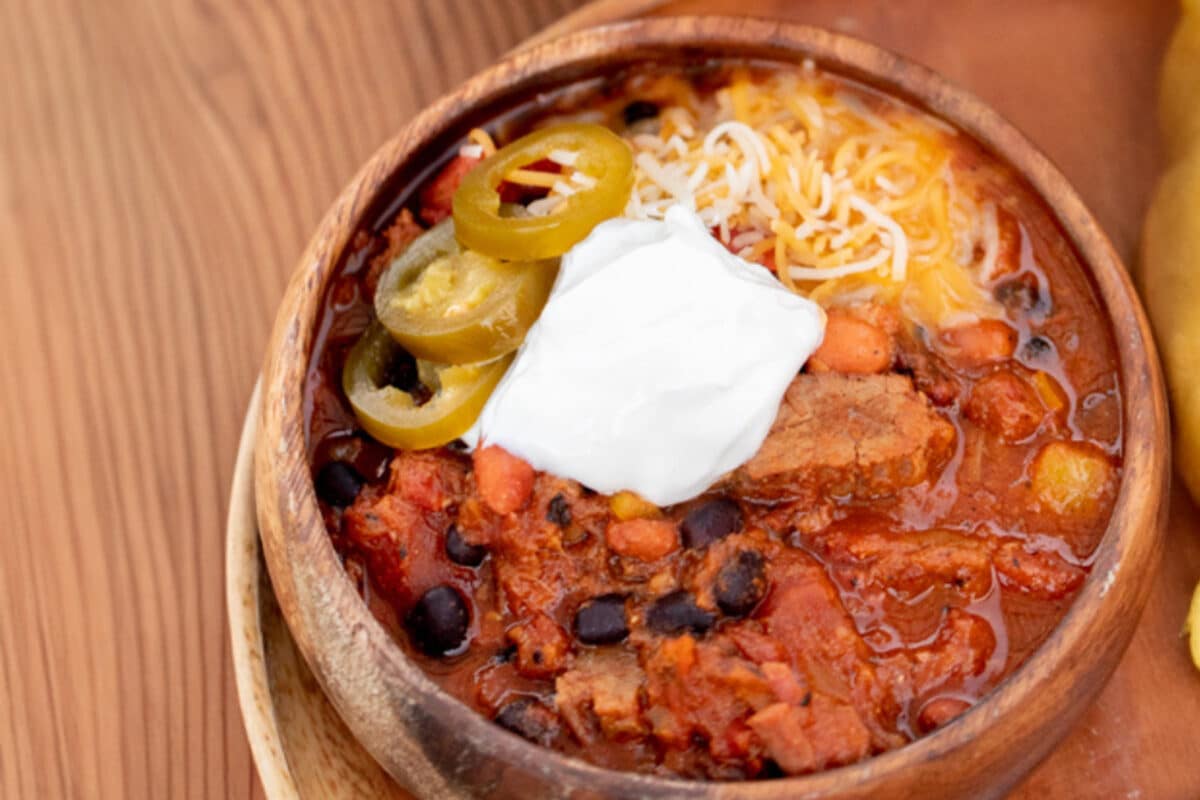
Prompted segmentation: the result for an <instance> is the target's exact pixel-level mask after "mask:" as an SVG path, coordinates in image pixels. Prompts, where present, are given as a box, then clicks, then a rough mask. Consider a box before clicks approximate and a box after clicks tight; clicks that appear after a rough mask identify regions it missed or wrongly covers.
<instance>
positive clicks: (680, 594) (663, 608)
mask: <svg viewBox="0 0 1200 800" xmlns="http://www.w3.org/2000/svg"><path fill="white" fill-rule="evenodd" d="M716 621H717V615H716V614H714V613H712V612H711V611H705V610H704V609H702V608H700V606H698V605H696V601H695V599H693V598H692V596H691V595H690V594H688V593H687V592H685V591H684V590H682V589H680V590H678V591H675V592H671V593H670V594H668V595H664V596H663V597H660V598H658V599H657V600H655V601H654V605H652V606H650V610H649V611H648V612H646V625H647V626H648V627H649V628H650V630H652V631H654V632H655V633H661V634H663V635H665V636H673V635H675V634H679V633H683V632H684V631H691V632H692V633H704V632H705V631H707V630H708V629H709V628H711V627H712V626H713V623H714V622H716Z"/></svg>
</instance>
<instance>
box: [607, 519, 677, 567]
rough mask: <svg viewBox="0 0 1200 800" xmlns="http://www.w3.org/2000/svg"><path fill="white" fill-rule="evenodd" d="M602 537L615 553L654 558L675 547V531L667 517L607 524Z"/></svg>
mask: <svg viewBox="0 0 1200 800" xmlns="http://www.w3.org/2000/svg"><path fill="white" fill-rule="evenodd" d="M604 539H605V541H607V542H608V549H610V550H612V551H613V552H614V553H617V554H618V555H622V556H630V557H631V558H638V559H641V560H642V561H657V560H658V559H660V558H662V557H663V556H665V555H667V554H668V553H672V552H674V551H675V549H676V548H678V547H679V530H678V529H677V528H676V527H675V523H674V522H671V521H670V520H668V519H631V520H626V521H624V522H614V523H612V524H611V525H609V526H608V530H607V531H605V534H604Z"/></svg>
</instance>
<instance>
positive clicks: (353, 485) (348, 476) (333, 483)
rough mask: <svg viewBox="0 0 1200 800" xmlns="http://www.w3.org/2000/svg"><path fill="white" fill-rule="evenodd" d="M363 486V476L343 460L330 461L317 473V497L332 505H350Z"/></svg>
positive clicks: (340, 506)
mask: <svg viewBox="0 0 1200 800" xmlns="http://www.w3.org/2000/svg"><path fill="white" fill-rule="evenodd" d="M362 487H363V479H362V476H361V475H359V474H358V472H357V471H355V469H354V467H352V466H350V465H349V464H345V463H343V462H341V461H330V462H329V463H328V464H326V465H325V466H323V467H321V471H320V472H318V473H317V480H316V488H317V497H319V498H321V499H322V500H324V501H325V502H326V503H328V504H329V505H331V506H336V507H338V508H342V507H345V506H348V505H350V504H351V503H353V502H354V498H356V497H358V493H359V491H360V490H361V489H362Z"/></svg>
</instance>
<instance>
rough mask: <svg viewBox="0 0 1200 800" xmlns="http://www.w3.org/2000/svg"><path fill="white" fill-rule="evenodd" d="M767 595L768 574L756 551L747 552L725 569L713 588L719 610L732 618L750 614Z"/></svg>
mask: <svg viewBox="0 0 1200 800" xmlns="http://www.w3.org/2000/svg"><path fill="white" fill-rule="evenodd" d="M766 593H767V575H766V569H765V565H764V563H763V557H762V555H761V554H760V553H758V552H757V551H755V550H743V551H741V552H740V553H738V554H737V557H736V558H734V559H733V560H732V561H730V562H729V563H728V564H726V565H725V566H723V567H721V571H720V572H718V573H717V582H716V585H715V586H714V587H713V597H714V598H715V599H716V601H717V607H718V608H720V609H721V611H722V612H724V613H725V614H727V615H729V616H731V617H744V616H746V615H747V614H749V613H750V612H751V611H753V610H754V607H755V606H756V605H758V603H759V601H760V600H762V599H763V595H764V594H766Z"/></svg>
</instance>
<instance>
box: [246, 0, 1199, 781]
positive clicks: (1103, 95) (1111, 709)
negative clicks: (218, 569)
mask: <svg viewBox="0 0 1200 800" xmlns="http://www.w3.org/2000/svg"><path fill="white" fill-rule="evenodd" d="M706 12H713V13H726V14H729V13H744V14H752V15H757V16H773V17H778V18H782V19H790V20H794V21H799V22H806V23H810V24H816V25H822V26H825V27H828V28H832V29H834V30H838V31H840V32H843V33H848V34H850V35H854V36H858V37H861V38H864V39H867V40H870V41H873V42H875V43H877V44H880V45H883V46H884V47H888V48H890V49H892V50H895V51H897V52H899V53H901V54H903V55H905V56H908V57H910V58H913V59H915V60H917V61H920V62H923V63H925V64H927V65H929V66H931V67H933V68H935V69H937V70H939V71H940V72H942V73H943V74H944V75H946V76H947V77H949V78H950V79H951V80H954V81H956V82H958V83H960V84H962V85H964V86H966V87H967V88H969V89H971V90H972V91H974V92H975V93H976V94H978V95H979V96H980V97H982V98H983V99H984V100H985V101H986V102H988V103H990V104H991V105H992V106H994V107H995V108H996V109H997V110H999V111H1000V112H1001V113H1002V114H1004V115H1005V116H1007V117H1008V118H1009V119H1010V120H1011V121H1012V122H1014V123H1016V124H1017V126H1018V127H1020V128H1022V129H1023V130H1024V131H1025V132H1026V133H1027V134H1028V135H1029V136H1030V138H1031V139H1032V140H1033V141H1034V143H1035V144H1037V145H1038V146H1039V147H1041V148H1042V149H1043V150H1044V151H1045V152H1046V153H1047V154H1048V155H1049V156H1050V157H1051V158H1052V159H1054V160H1055V161H1056V162H1057V163H1058V165H1059V166H1060V167H1061V169H1062V170H1063V172H1064V173H1065V174H1066V176H1067V177H1068V178H1069V179H1070V180H1071V181H1072V182H1073V183H1074V184H1075V186H1076V188H1077V189H1078V190H1079V192H1080V194H1081V195H1082V196H1083V199H1084V200H1085V201H1086V202H1087V203H1088V204H1089V205H1090V206H1091V208H1092V209H1093V211H1094V212H1095V214H1096V216H1097V218H1098V219H1099V220H1100V222H1101V224H1102V225H1104V227H1105V228H1106V230H1107V232H1108V234H1109V235H1110V237H1111V238H1112V239H1113V242H1114V244H1115V245H1116V247H1117V250H1118V252H1119V253H1120V254H1121V256H1122V257H1123V258H1124V259H1125V260H1126V263H1132V260H1133V259H1134V257H1135V254H1136V249H1137V240H1138V235H1139V231H1140V227H1141V219H1142V215H1143V212H1144V209H1145V206H1146V202H1147V199H1148V196H1149V192H1150V190H1151V188H1152V186H1153V183H1154V180H1155V177H1156V175H1157V171H1158V169H1159V167H1160V154H1159V150H1158V144H1157V136H1156V132H1155V118H1154V96H1155V80H1156V77H1157V69H1158V63H1159V60H1160V58H1161V54H1162V50H1163V47H1164V45H1165V42H1166V38H1167V36H1168V35H1169V31H1170V28H1171V25H1172V23H1173V21H1174V18H1175V15H1176V13H1177V7H1176V2H1175V0H1153V1H1146V2H1137V3H1134V2H1128V0H1088V1H1087V2H1083V0H1079V2H1074V3H1070V2H1048V1H1047V0H1019V1H1018V0H1010V2H1006V3H995V2H992V1H991V0H958V1H957V2H954V3H946V2H941V1H940V0H908V1H907V2H904V3H899V2H888V1H887V0H794V1H792V0H667V1H666V2H652V1H650V0H643V1H642V2H638V1H637V0H600V2H596V3H592V4H591V5H589V6H587V7H586V8H584V9H583V10H581V11H579V12H576V13H575V14H572V15H571V16H570V17H568V18H566V19H564V20H563V21H561V22H560V23H558V24H556V25H554V26H552V28H550V29H548V30H547V31H546V32H544V33H543V34H540V35H539V36H538V37H536V38H538V39H540V38H544V37H545V36H546V35H551V34H554V33H558V32H562V31H565V30H570V29H574V28H578V27H582V26H584V25H588V24H596V23H599V22H604V21H609V20H613V19H618V18H621V17H628V16H636V15H642V14H673V13H706ZM256 409H257V393H256V395H255V399H254V400H253V401H252V402H251V408H250V413H249V416H248V422H247V427H246V430H245V431H244V433H243V438H242V442H241V447H240V450H239V455H238V464H237V468H236V474H235V478H234V485H233V493H232V497H231V501H230V516H229V531H228V542H227V581H228V585H227V590H228V603H229V612H230V626H231V632H232V639H233V655H234V661H235V669H236V673H237V681H238V691H239V697H240V700H241V705H242V711H243V716H244V718H245V723H246V729H247V733H248V735H249V738H250V743H251V748H252V749H253V751H254V757H255V761H256V763H257V765H258V768H259V774H260V776H261V778H262V781H263V787H264V789H265V790H266V794H267V795H268V796H269V797H271V798H293V797H313V798H335V799H336V798H368V797H396V798H405V797H408V795H407V794H405V793H404V792H403V791H402V790H400V789H399V788H398V787H397V786H396V785H395V784H394V783H393V782H392V781H391V780H390V779H389V778H388V777H387V776H386V774H384V773H383V771H382V770H381V769H380V768H379V767H378V766H377V765H376V764H375V762H374V761H372V760H371V758H370V756H368V755H367V754H366V752H365V751H363V750H362V748H361V747H360V746H359V745H358V744H357V743H356V742H355V741H354V739H353V737H352V736H351V735H350V733H349V731H348V730H347V729H346V727H345V726H344V725H343V724H342V722H341V720H340V719H339V718H338V716H337V714H336V712H335V711H334V710H333V708H332V707H331V706H330V704H329V702H328V701H327V700H326V699H325V697H324V695H323V694H322V693H321V690H320V687H319V686H318V685H317V683H316V680H315V679H314V678H313V676H312V674H311V673H310V672H309V671H308V668H307V666H306V665H305V664H304V662H303V660H302V658H301V657H300V655H299V652H298V651H297V650H296V648H295V645H294V644H293V642H292V640H291V636H290V634H289V633H288V630H287V626H286V625H285V624H284V622H283V619H282V617H281V616H280V614H279V610H278V607H277V606H276V604H275V599H274V595H273V594H272V593H271V587H270V582H269V581H268V580H267V578H266V573H265V569H264V568H263V565H262V559H261V554H260V552H259V546H258V534H257V529H256V527H255V523H254V519H255V514H254V505H253V490H252V485H251V480H252V478H251V462H252V458H251V456H250V454H251V453H252V451H253V440H254V430H253V424H252V421H253V419H254V418H255V417H256V416H257V411H256ZM1198 527H1200V514H1198V513H1197V509H1196V508H1195V506H1193V505H1192V504H1191V503H1190V501H1189V500H1188V499H1187V498H1186V497H1185V496H1184V494H1183V492H1182V491H1181V490H1178V489H1177V490H1176V491H1175V493H1174V496H1173V499H1172V507H1171V523H1170V530H1169V533H1168V541H1167V556H1166V558H1165V560H1164V564H1163V565H1162V569H1161V571H1160V573H1159V574H1158V576H1157V577H1156V579H1155V585H1154V589H1153V593H1152V595H1151V598H1150V601H1149V603H1148V605H1147V607H1146V610H1145V612H1144V615H1143V618H1142V621H1141V623H1140V626H1139V628H1138V630H1137V633H1136V634H1135V636H1134V639H1133V643H1132V644H1131V646H1130V648H1129V651H1128V652H1127V654H1126V656H1125V658H1124V661H1123V662H1122V664H1121V666H1120V667H1119V669H1118V670H1117V672H1116V674H1115V675H1114V676H1113V678H1112V680H1111V682H1110V683H1109V685H1108V686H1107V687H1106V689H1105V690H1104V692H1103V693H1102V694H1101V696H1100V699H1099V700H1098V701H1097V702H1096V703H1095V705H1094V706H1093V707H1092V708H1091V709H1090V710H1089V711H1088V712H1087V713H1086V715H1085V716H1084V718H1083V719H1082V721H1081V722H1080V724H1079V725H1078V727H1077V728H1076V730H1075V731H1074V732H1073V733H1072V734H1071V735H1070V736H1069V737H1068V738H1067V740H1066V741H1065V742H1064V743H1063V744H1062V745H1061V746H1060V747H1059V748H1058V750H1057V751H1056V752H1055V753H1054V754H1053V755H1052V756H1051V757H1050V758H1049V759H1047V761H1046V762H1045V763H1043V764H1042V766H1041V767H1039V768H1038V770H1036V771H1035V772H1034V773H1033V775H1032V776H1031V777H1030V778H1029V779H1028V780H1027V781H1026V782H1025V784H1023V785H1022V786H1021V787H1020V788H1019V789H1018V790H1017V791H1016V792H1015V793H1014V795H1013V796H1014V797H1017V798H1046V797H1071V798H1097V799H1099V798H1130V800H1133V799H1135V798H1145V799H1146V800H1150V799H1151V798H1154V799H1157V798H1166V799H1167V800H1172V799H1173V798H1180V799H1181V800H1182V798H1196V797H1200V758H1197V756H1200V733H1197V728H1200V672H1197V671H1196V670H1194V669H1193V668H1192V667H1191V664H1190V662H1189V660H1188V657H1187V652H1186V648H1185V646H1184V643H1183V641H1182V640H1181V639H1180V638H1179V629H1180V625H1181V624H1182V621H1183V615H1184V613H1185V611H1186V608H1187V601H1188V598H1189V596H1190V592H1191V588H1192V586H1193V584H1194V583H1195V581H1196V580H1197V579H1198V578H1200V531H1198Z"/></svg>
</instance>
